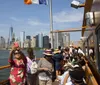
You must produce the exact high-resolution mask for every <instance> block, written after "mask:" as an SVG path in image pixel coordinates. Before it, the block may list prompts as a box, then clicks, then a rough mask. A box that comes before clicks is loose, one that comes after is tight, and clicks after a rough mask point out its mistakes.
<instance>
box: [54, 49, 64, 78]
mask: <svg viewBox="0 0 100 85" xmlns="http://www.w3.org/2000/svg"><path fill="white" fill-rule="evenodd" d="M60 52H61V51H60V50H59V49H55V51H54V55H53V60H54V63H55V70H56V80H58V79H57V77H58V75H60V74H61V70H62V62H63V55H62V54H60Z"/></svg>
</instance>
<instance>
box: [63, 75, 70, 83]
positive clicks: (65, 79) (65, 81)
mask: <svg viewBox="0 0 100 85" xmlns="http://www.w3.org/2000/svg"><path fill="white" fill-rule="evenodd" d="M68 77H69V73H68V74H67V75H66V76H65V78H64V82H63V85H65V84H66V83H67V80H68Z"/></svg>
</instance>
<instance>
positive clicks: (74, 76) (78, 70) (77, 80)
mask: <svg viewBox="0 0 100 85" xmlns="http://www.w3.org/2000/svg"><path fill="white" fill-rule="evenodd" d="M77 74H79V75H77ZM69 75H70V77H71V79H72V80H74V82H75V83H82V82H83V78H84V77H85V72H84V70H83V69H82V68H81V67H75V68H74V69H73V71H69Z"/></svg>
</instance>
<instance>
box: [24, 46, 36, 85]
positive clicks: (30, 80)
mask: <svg viewBox="0 0 100 85" xmlns="http://www.w3.org/2000/svg"><path fill="white" fill-rule="evenodd" d="M27 53H28V57H26V58H27V84H28V85H36V82H37V64H36V59H35V55H34V52H33V49H32V48H28V49H27ZM32 63H35V64H34V65H35V66H33V68H32V65H33V64H32ZM35 67H36V68H35ZM34 68H35V69H34Z"/></svg>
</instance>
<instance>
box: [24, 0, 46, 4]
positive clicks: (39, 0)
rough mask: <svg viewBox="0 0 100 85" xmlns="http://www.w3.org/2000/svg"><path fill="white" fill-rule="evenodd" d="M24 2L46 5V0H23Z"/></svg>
mask: <svg viewBox="0 0 100 85" xmlns="http://www.w3.org/2000/svg"><path fill="white" fill-rule="evenodd" d="M24 3H25V4H28V5H29V4H45V5H47V0H24Z"/></svg>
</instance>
